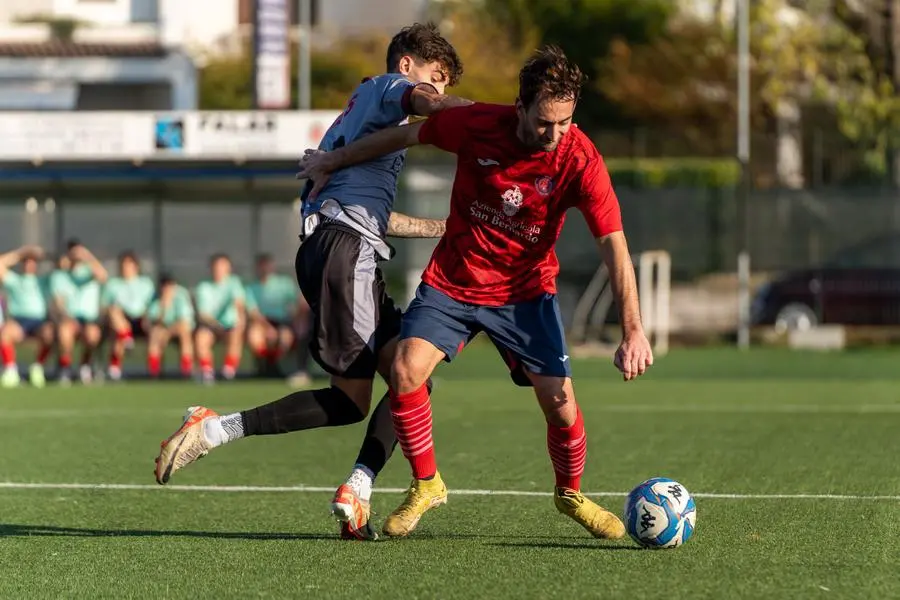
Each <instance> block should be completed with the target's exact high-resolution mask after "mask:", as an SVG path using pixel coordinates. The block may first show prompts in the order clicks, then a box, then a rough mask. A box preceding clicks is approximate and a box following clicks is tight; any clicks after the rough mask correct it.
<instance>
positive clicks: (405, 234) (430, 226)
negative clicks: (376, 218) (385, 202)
mask: <svg viewBox="0 0 900 600" xmlns="http://www.w3.org/2000/svg"><path fill="white" fill-rule="evenodd" d="M446 225H447V222H446V221H445V220H444V219H419V218H417V217H410V216H407V215H404V214H401V213H398V212H394V213H391V218H390V219H389V220H388V227H387V235H388V237H397V238H439V237H441V236H443V235H444V231H445V230H446Z"/></svg>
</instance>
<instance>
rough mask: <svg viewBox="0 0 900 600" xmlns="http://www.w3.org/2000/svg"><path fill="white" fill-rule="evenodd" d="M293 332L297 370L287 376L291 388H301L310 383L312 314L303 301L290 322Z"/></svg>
mask: <svg viewBox="0 0 900 600" xmlns="http://www.w3.org/2000/svg"><path fill="white" fill-rule="evenodd" d="M292 328H293V333H294V345H293V348H294V350H295V352H296V358H297V367H298V369H297V371H296V372H295V373H293V374H292V375H291V376H290V377H288V385H290V386H291V387H293V388H302V387H306V386H308V385H309V384H310V383H312V378H311V377H310V376H309V371H308V368H309V367H308V365H309V336H310V335H311V334H312V315H311V314H310V312H309V305H308V304H307V303H306V302H305V301H303V302H301V303H300V305H299V310H298V311H297V315H296V316H295V317H294V322H293V324H292Z"/></svg>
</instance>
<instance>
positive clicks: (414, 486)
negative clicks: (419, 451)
mask: <svg viewBox="0 0 900 600" xmlns="http://www.w3.org/2000/svg"><path fill="white" fill-rule="evenodd" d="M446 503H447V486H446V485H444V481H443V480H442V479H441V474H440V473H435V474H434V478H433V479H428V480H426V479H413V481H412V483H411V484H410V485H409V490H407V492H406V500H404V501H403V504H401V505H400V506H399V507H398V508H397V510H395V511H394V512H392V513H391V514H390V515H389V516H388V518H387V519H386V520H385V522H384V528H383V531H384V535H386V536H388V537H404V536H407V535H409V534H410V533H411V532H412V530H413V529H415V528H416V525H417V524H418V523H419V519H421V518H422V515H424V514H425V513H426V512H428V511H429V510H431V509H432V508H436V507H438V506H440V505H441V504H446Z"/></svg>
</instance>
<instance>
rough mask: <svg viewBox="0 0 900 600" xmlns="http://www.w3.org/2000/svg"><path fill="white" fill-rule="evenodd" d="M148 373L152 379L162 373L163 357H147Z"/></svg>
mask: <svg viewBox="0 0 900 600" xmlns="http://www.w3.org/2000/svg"><path fill="white" fill-rule="evenodd" d="M147 371H149V372H150V376H151V377H158V376H159V374H160V372H161V371H162V357H161V356H160V355H159V354H148V355H147Z"/></svg>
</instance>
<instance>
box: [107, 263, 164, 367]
mask: <svg viewBox="0 0 900 600" xmlns="http://www.w3.org/2000/svg"><path fill="white" fill-rule="evenodd" d="M154 294H155V290H154V285H153V280H152V279H150V278H149V277H147V276H146V275H141V266H140V262H139V261H138V257H137V255H136V254H135V253H134V252H131V251H128V252H123V253H122V254H121V255H119V276H118V277H112V278H110V280H109V281H108V282H107V283H106V286H105V287H104V288H103V294H102V297H101V299H102V302H101V304H102V306H103V309H104V310H105V312H106V317H107V319H108V320H109V328H110V332H111V336H110V337H111V338H112V344H113V345H112V351H111V352H110V355H109V378H110V379H112V380H113V381H118V380H119V379H121V378H122V358H123V357H124V356H125V351H126V350H130V349H131V348H133V347H134V338H135V337H136V336H142V337H143V336H146V332H145V331H144V325H143V320H144V317H145V316H146V314H147V309H148V308H149V307H150V303H151V302H152V301H153V296H154Z"/></svg>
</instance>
